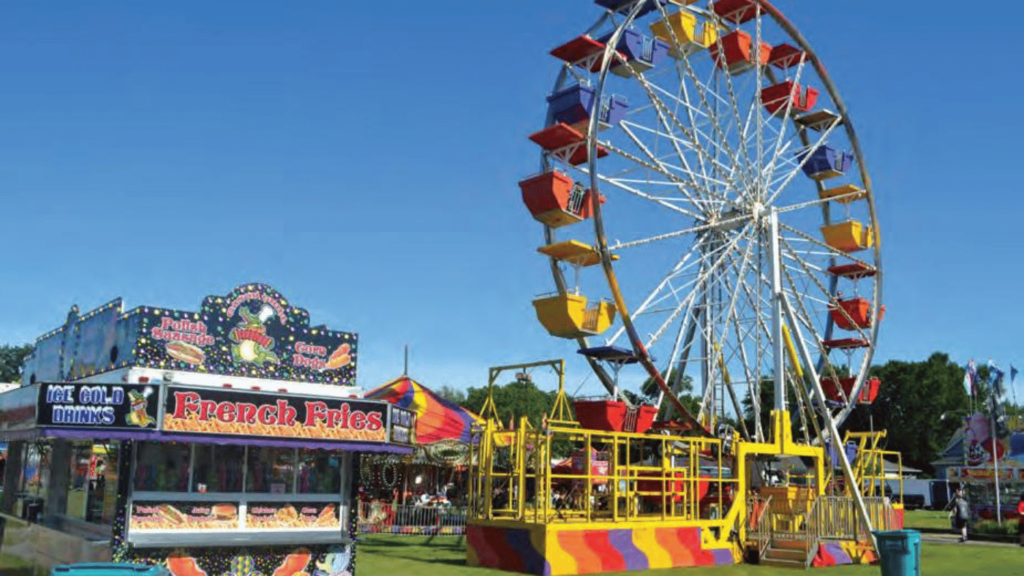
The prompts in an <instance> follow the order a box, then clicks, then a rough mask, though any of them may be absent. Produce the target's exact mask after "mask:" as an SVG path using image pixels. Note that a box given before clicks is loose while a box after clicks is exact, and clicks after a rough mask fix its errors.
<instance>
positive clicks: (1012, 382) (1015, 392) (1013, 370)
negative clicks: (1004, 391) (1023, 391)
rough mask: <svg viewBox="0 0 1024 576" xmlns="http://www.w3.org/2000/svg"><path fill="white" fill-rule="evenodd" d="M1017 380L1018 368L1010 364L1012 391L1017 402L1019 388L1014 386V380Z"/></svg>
mask: <svg viewBox="0 0 1024 576" xmlns="http://www.w3.org/2000/svg"><path fill="white" fill-rule="evenodd" d="M1015 380H1017V369H1016V368H1014V367H1013V364H1010V392H1012V393H1013V403H1014V404H1016V403H1017V389H1016V388H1014V385H1015V384H1014V381H1015Z"/></svg>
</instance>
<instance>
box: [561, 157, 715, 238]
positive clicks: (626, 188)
mask: <svg viewBox="0 0 1024 576" xmlns="http://www.w3.org/2000/svg"><path fill="white" fill-rule="evenodd" d="M602 146H603V144H602ZM609 148H611V147H609ZM620 154H624V155H628V153H625V152H620ZM636 161H637V162H643V161H642V160H640V159H639V158H636ZM648 167H649V168H650V169H651V170H654V171H656V172H659V169H658V168H656V167H655V166H653V165H649V166H648ZM576 169H577V170H579V171H580V172H582V173H583V174H586V175H587V176H589V175H590V169H589V168H585V167H583V166H577V167H576ZM597 177H598V179H599V180H601V181H602V182H606V183H608V184H610V185H612V186H615V187H616V188H618V189H620V190H622V191H624V192H627V193H629V194H632V195H633V196H636V197H638V198H643V199H644V200H648V201H650V202H653V203H655V204H657V205H659V206H661V207H663V208H667V209H669V210H672V211H673V212H678V213H680V214H683V215H685V216H688V217H690V218H693V219H694V220H695V221H697V220H701V219H702V218H701V216H700V215H699V214H697V213H695V212H691V211H689V210H686V209H685V208H681V207H679V206H676V205H675V204H673V203H671V202H666V201H664V200H659V199H658V198H656V197H655V196H652V195H650V194H647V193H646V192H642V191H640V190H638V189H636V188H634V187H633V186H627V185H626V184H625V183H623V182H622V181H620V180H616V179H613V178H608V177H606V176H603V175H601V174H598V175H597Z"/></svg>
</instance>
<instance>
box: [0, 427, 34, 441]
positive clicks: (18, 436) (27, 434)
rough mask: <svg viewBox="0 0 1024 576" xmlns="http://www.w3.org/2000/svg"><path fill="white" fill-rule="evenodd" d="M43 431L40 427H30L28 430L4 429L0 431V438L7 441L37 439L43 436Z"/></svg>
mask: <svg viewBox="0 0 1024 576" xmlns="http://www.w3.org/2000/svg"><path fill="white" fill-rule="evenodd" d="M41 435H42V434H41V432H40V430H39V429H38V428H29V429H27V430H4V431H2V432H0V440H3V441H4V442H7V441H12V440H13V441H18V440H35V439H36V438H39V437H40V436H41Z"/></svg>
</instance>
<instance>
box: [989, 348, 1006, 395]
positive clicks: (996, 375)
mask: <svg viewBox="0 0 1024 576" xmlns="http://www.w3.org/2000/svg"><path fill="white" fill-rule="evenodd" d="M988 369H989V371H990V372H992V393H993V395H994V396H995V397H996V398H998V397H999V396H1002V394H1003V375H1004V372H1003V371H1002V370H1000V369H999V366H996V363H995V362H993V361H992V359H991V358H989V360H988Z"/></svg>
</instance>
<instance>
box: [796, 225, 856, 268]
mask: <svg viewBox="0 0 1024 576" xmlns="http://www.w3.org/2000/svg"><path fill="white" fill-rule="evenodd" d="M779 228H781V229H784V230H786V231H788V232H791V233H792V234H795V235H796V236H797V237H799V238H800V239H802V240H805V241H807V242H810V243H811V244H814V245H815V246H817V247H819V248H822V249H824V250H825V253H826V254H828V255H830V256H831V257H833V258H841V259H845V260H850V261H851V262H854V263H856V264H862V265H864V266H867V267H869V268H871V267H872V266H871V264H868V263H867V262H865V261H863V260H861V259H859V258H855V257H854V256H853V255H852V254H850V253H849V252H843V251H842V250H839V249H836V248H833V247H831V246H829V245H828V244H826V243H825V242H822V241H821V240H818V239H817V238H815V237H813V236H811V235H809V234H805V233H804V232H801V231H800V230H797V229H796V228H794V227H792V226H789V225H788V224H783V223H782V222H779Z"/></svg>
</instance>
